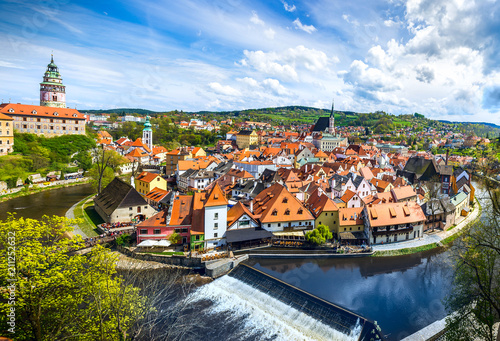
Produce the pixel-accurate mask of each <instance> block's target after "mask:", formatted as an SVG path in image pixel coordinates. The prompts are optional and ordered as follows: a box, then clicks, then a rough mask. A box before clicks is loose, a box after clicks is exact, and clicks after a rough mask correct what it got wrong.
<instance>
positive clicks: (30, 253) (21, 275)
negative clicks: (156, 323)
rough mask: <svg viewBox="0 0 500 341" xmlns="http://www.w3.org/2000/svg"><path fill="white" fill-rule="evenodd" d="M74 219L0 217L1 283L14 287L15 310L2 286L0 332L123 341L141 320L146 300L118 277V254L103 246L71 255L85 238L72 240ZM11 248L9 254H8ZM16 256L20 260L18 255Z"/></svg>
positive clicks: (32, 337)
mask: <svg viewBox="0 0 500 341" xmlns="http://www.w3.org/2000/svg"><path fill="white" fill-rule="evenodd" d="M73 223H75V222H74V221H71V220H67V219H66V218H63V217H56V216H54V217H47V216H44V217H43V218H42V219H41V220H39V221H38V220H33V219H24V218H20V219H14V217H13V216H11V217H10V218H8V219H7V220H6V221H0V254H1V256H2V257H3V259H8V258H7V256H8V255H9V259H10V260H11V264H9V263H8V262H1V265H0V282H1V283H0V285H1V286H2V288H9V286H10V288H13V287H14V288H15V306H14V307H15V333H14V334H12V333H9V331H8V330H7V329H8V328H9V327H10V326H9V325H7V321H6V318H7V313H10V312H12V309H11V308H12V307H13V305H12V304H9V302H10V300H9V299H8V298H9V291H6V290H2V292H1V295H2V300H0V311H1V314H0V315H1V316H0V334H3V335H13V336H15V339H16V340H66V339H68V340H118V339H125V338H126V337H127V335H126V331H127V330H129V329H130V328H131V327H132V325H133V323H135V321H136V320H137V319H140V314H141V313H142V307H143V305H144V302H145V298H144V297H142V296H141V295H140V293H139V290H138V289H137V288H134V287H133V286H130V285H127V284H125V283H124V281H123V279H121V278H120V277H119V276H117V275H116V256H113V255H112V254H111V253H110V251H108V250H107V249H104V248H103V247H101V246H96V247H94V248H93V250H92V251H91V252H90V253H89V254H87V255H78V254H71V253H70V252H71V251H72V250H73V249H74V248H75V247H77V246H78V245H80V243H81V242H82V239H81V238H80V237H79V236H77V237H74V238H73V239H70V238H68V237H67V236H68V234H69V233H70V232H71V230H72V227H71V224H73ZM9 252H10V254H9ZM14 254H15V260H14V258H13V255H14Z"/></svg>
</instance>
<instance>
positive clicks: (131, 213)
mask: <svg viewBox="0 0 500 341" xmlns="http://www.w3.org/2000/svg"><path fill="white" fill-rule="evenodd" d="M94 207H95V210H96V212H97V213H98V214H99V215H100V216H101V218H102V219H103V220H104V221H105V222H106V223H109V224H114V223H123V222H131V221H142V220H145V219H147V218H149V217H151V216H152V215H153V214H154V213H155V212H156V211H155V209H154V208H152V207H151V206H150V205H149V204H148V203H147V201H146V200H145V199H144V198H143V197H142V196H141V195H140V194H139V192H137V191H136V190H135V189H134V187H132V186H131V185H130V184H128V183H126V182H125V181H123V180H121V179H120V178H114V180H113V181H111V182H110V183H109V184H108V185H107V186H106V187H105V188H104V189H103V190H102V191H101V193H99V194H98V195H97V196H96V197H95V198H94Z"/></svg>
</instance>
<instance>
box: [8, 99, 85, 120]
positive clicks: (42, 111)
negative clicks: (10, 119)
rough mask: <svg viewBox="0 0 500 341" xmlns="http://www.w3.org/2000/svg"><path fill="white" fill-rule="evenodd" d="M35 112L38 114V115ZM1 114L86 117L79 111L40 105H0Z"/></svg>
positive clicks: (79, 118) (80, 118)
mask: <svg viewBox="0 0 500 341" xmlns="http://www.w3.org/2000/svg"><path fill="white" fill-rule="evenodd" d="M11 109H12V110H13V112H10V110H11ZM34 112H36V114H35V113H34ZM0 113H2V114H6V115H8V116H15V115H22V116H36V117H51V118H54V117H57V118H71V119H74V120H84V119H85V115H84V114H81V113H79V112H78V110H76V109H69V108H53V107H43V106H39V105H27V104H20V103H17V104H14V103H3V104H0ZM54 114H57V115H54Z"/></svg>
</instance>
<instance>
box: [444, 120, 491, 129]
mask: <svg viewBox="0 0 500 341" xmlns="http://www.w3.org/2000/svg"><path fill="white" fill-rule="evenodd" d="M437 121H439V122H443V123H451V124H460V123H461V124H484V125H485V126H488V127H492V128H496V129H500V126H499V125H497V124H495V123H489V122H456V121H446V120H437Z"/></svg>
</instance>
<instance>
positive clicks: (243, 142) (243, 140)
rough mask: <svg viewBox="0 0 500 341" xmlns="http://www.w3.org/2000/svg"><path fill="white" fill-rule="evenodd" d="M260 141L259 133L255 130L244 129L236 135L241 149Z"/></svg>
mask: <svg viewBox="0 0 500 341" xmlns="http://www.w3.org/2000/svg"><path fill="white" fill-rule="evenodd" d="M258 142H259V135H257V133H256V132H255V131H254V130H242V131H240V132H239V133H238V134H237V135H236V144H237V145H238V148H239V149H245V148H249V147H250V146H253V145H257V144H258Z"/></svg>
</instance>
